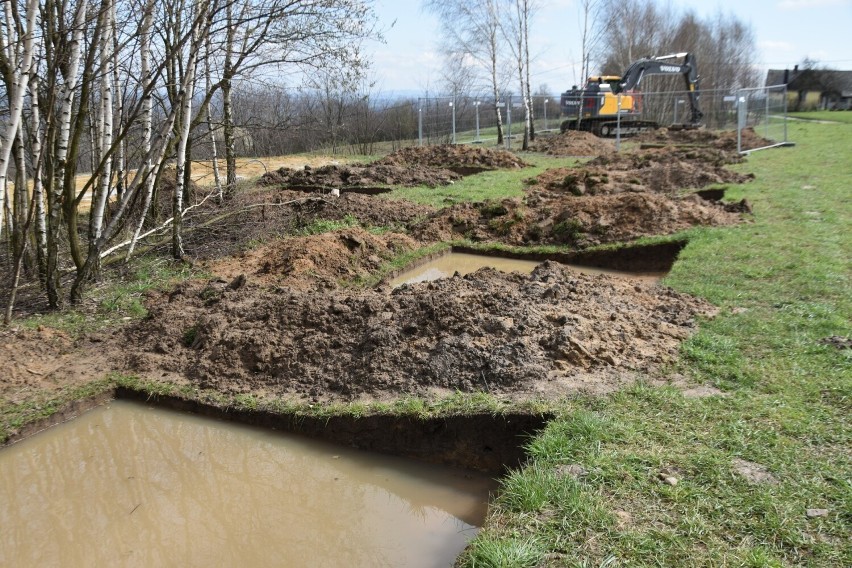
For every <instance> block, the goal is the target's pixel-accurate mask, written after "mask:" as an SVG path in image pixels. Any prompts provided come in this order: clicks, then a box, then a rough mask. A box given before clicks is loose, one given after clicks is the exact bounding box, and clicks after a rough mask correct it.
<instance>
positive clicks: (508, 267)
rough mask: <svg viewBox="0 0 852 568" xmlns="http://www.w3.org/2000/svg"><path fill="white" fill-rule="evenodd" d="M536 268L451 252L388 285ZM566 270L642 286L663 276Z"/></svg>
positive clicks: (525, 262)
mask: <svg viewBox="0 0 852 568" xmlns="http://www.w3.org/2000/svg"><path fill="white" fill-rule="evenodd" d="M539 264H540V262H539V261H537V260H518V259H514V258H500V257H496V256H486V255H481V254H470V253H463V252H451V253H449V254H445V255H444V256H441V257H438V258H436V259H435V260H432V261H430V262H428V263H426V264H423V265H421V266H418V267H417V268H414V269H412V270H408V271H406V272H404V273H402V274H400V275H399V276H397V277H396V278H394V279H393V280H391V282H390V284H391V286H393V287H396V286H401V285H402V284H414V283H416V282H428V281H430V280H438V279H439V278H449V277H450V276H452V275H453V274H454V273H455V272H458V273H459V274H462V275H465V274H469V273H471V272H475V271H477V270H479V269H480V268H484V267H486V266H488V267H491V268H496V269H497V270H501V271H503V272H513V271H514V272H522V273H524V274H529V273H530V272H532V271H533V269H535V267H536V266H538V265H539ZM567 266H568V267H569V268H571V269H572V270H576V271H577V272H582V273H583V274H608V275H610V276H618V277H623V278H633V279H638V280H644V281H646V282H658V281H659V280H660V279H661V278H662V277H663V276H665V273H662V272H622V271H619V270H609V269H606V268H594V267H590V266H579V265H573V264H568V265H567Z"/></svg>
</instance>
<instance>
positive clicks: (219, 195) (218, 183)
mask: <svg viewBox="0 0 852 568" xmlns="http://www.w3.org/2000/svg"><path fill="white" fill-rule="evenodd" d="M204 55H205V57H204V88H205V89H206V91H207V92H208V93H209V92H210V85H211V83H212V79H211V77H210V73H211V71H210V43H209V42H208V43H206V44H205V45H204ZM207 132H208V133H209V134H210V152H211V153H212V166H213V183H214V184H215V187H216V201H217V202H218V203H219V205H221V204H222V202H223V201H224V195H223V191H222V177H221V176H220V175H219V156H218V154H217V152H216V129H215V128H214V127H213V113H212V111H211V110H210V105H209V104H208V105H207ZM235 181H236V180H235Z"/></svg>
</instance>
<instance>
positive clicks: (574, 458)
mask: <svg viewBox="0 0 852 568" xmlns="http://www.w3.org/2000/svg"><path fill="white" fill-rule="evenodd" d="M790 138H791V139H792V140H794V141H795V142H796V143H797V146H796V147H795V148H782V149H775V150H770V151H766V152H763V153H757V154H755V155H753V156H752V157H750V158H749V161H748V163H747V164H744V165H742V166H740V168H741V169H742V170H743V171H753V172H754V173H755V174H756V176H757V180H756V181H755V182H753V183H750V184H748V185H745V186H741V187H738V188H733V189H732V192H731V193H732V195H729V197H732V198H735V199H737V198H740V197H742V196H745V197H747V198H748V199H749V201H751V202H752V203H753V205H754V210H755V216H754V223H753V224H747V225H742V226H739V227H733V228H726V229H707V230H697V231H694V232H693V233H692V237H693V239H692V241H691V242H690V244H689V246H688V247H687V248H686V249H685V250H684V251H683V253H682V255H681V260H680V262H678V263H677V264H676V266H675V270H674V272H673V273H672V275H671V276H670V278H669V279H668V280H667V283H668V284H670V285H672V286H673V287H675V288H677V289H679V290H682V291H686V292H690V293H693V294H696V295H699V296H703V297H705V298H708V299H709V300H710V301H711V302H713V303H714V304H716V305H718V306H720V307H721V308H722V310H721V314H720V315H719V316H718V317H717V318H715V319H714V320H712V321H707V322H703V323H702V325H701V330H700V332H699V333H698V334H697V335H696V336H694V337H693V338H692V339H691V340H690V341H688V342H687V344H686V345H685V346H684V347H683V350H682V351H683V361H682V363H681V369H679V371H681V372H682V373H684V374H686V375H687V376H688V377H690V378H691V379H692V380H694V381H695V382H697V383H705V384H713V385H716V386H718V387H720V388H722V389H723V390H725V391H727V394H728V396H725V397H721V396H714V397H709V398H702V399H694V398H685V397H684V396H683V395H682V394H681V393H680V392H678V391H676V390H674V389H669V388H662V389H659V388H649V387H646V386H642V385H639V386H635V387H632V388H630V389H628V390H625V391H623V392H620V393H617V394H614V395H612V396H610V397H606V398H579V399H574V400H570V401H566V403H565V404H564V408H563V411H562V417H561V418H560V419H558V420H556V421H554V422H553V423H551V425H550V426H549V427H548V428H547V429H546V431H545V432H544V433H543V434H542V435H541V436H539V437H538V438H536V439H535V440H533V441H532V442H531V444H530V449H531V455H532V459H531V461H530V463H529V465H528V466H527V467H526V468H525V469H523V470H521V471H518V472H515V473H513V474H512V475H510V476H509V477H508V478H507V479H506V480H505V481H504V483H503V490H502V494H501V495H500V496H499V497H498V499H497V500H496V504H495V505H494V506H493V507H492V512H491V515H490V518H489V522H488V525H487V528H486V530H484V531H483V532H482V533H480V535H479V537H477V539H476V540H475V544H474V546H473V547H472V548H471V550H470V551H469V554H468V555H467V556H466V557H465V558H463V559H462V562H463V563H466V564H467V565H469V566H527V565H529V566H534V565H555V566H603V565H607V566H612V565H619V566H621V565H630V566H850V565H852V543H850V540H849V534H852V452H850V448H851V447H852V445H850V437H852V436H851V435H850V429H849V417H850V407H851V406H852V404H850V403H852V357H850V350H848V349H847V350H845V351H841V350H838V349H835V348H833V347H829V346H826V345H824V344H822V343H820V339H821V338H824V337H826V336H831V335H841V336H847V337H848V336H850V335H852V330H850V321H852V290H850V260H849V259H850V258H852V242H851V241H852V233H850V231H849V227H850V226H852V219H850V200H849V195H850V193H849V191H850V190H849V187H850V185H852V161H850V160H849V156H850V155H852V126H850V125H847V124H840V125H833V124H832V125H827V124H809V123H796V124H794V125H791V127H790ZM737 458H739V459H744V460H748V461H750V462H754V463H757V464H760V465H762V466H764V467H765V468H766V469H767V470H768V472H770V473H771V474H772V476H774V478H775V479H776V483H763V484H756V485H751V484H749V483H748V482H746V481H745V480H744V479H743V478H742V477H741V476H740V475H739V474H737V473H735V472H734V471H733V467H732V461H733V460H734V459H737ZM570 464H579V465H581V466H582V468H583V469H584V470H585V471H586V472H587V473H586V474H585V475H580V476H578V477H575V476H573V475H571V473H570V471H567V470H566V468H565V466H567V465H570ZM664 471H666V472H668V473H669V474H670V475H672V476H674V477H676V478H677V479H678V483H677V485H675V486H672V485H669V484H667V483H664V482H663V481H661V480H660V479H659V474H660V472H664ZM807 509H827V511H828V512H827V515H826V516H817V517H809V516H808V515H807V513H806V511H807Z"/></svg>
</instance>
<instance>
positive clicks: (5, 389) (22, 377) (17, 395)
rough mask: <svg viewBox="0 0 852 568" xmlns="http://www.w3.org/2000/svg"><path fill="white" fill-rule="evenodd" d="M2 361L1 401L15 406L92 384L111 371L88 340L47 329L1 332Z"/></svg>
mask: <svg viewBox="0 0 852 568" xmlns="http://www.w3.org/2000/svg"><path fill="white" fill-rule="evenodd" d="M86 347H88V349H87V348H86ZM0 359H2V361H3V372H2V380H0V399H2V400H3V401H5V402H11V403H17V402H21V401H24V400H27V398H28V397H32V396H34V395H38V393H43V392H52V391H58V390H61V389H67V388H73V387H75V386H78V385H81V384H84V383H87V382H90V381H91V380H92V377H98V376H101V375H102V374H103V373H106V372H107V370H108V369H109V368H110V367H109V365H108V363H107V361H106V357H105V356H104V355H103V354H102V353H101V352H100V350H98V349H93V348H92V347H91V345H88V341H87V340H79V341H77V340H74V339H72V338H71V337H69V336H68V335H66V334H64V333H63V332H61V331H57V330H55V329H50V328H45V327H39V328H38V329H37V330H26V329H2V330H0Z"/></svg>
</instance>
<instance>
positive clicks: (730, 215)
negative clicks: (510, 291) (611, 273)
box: [412, 192, 748, 248]
mask: <svg viewBox="0 0 852 568" xmlns="http://www.w3.org/2000/svg"><path fill="white" fill-rule="evenodd" d="M747 210H748V204H746V203H743V204H739V205H737V206H735V207H731V206H729V205H725V204H721V203H718V202H712V201H706V200H703V199H701V198H700V197H698V196H697V195H689V196H686V197H680V198H679V197H671V196H666V195H661V194H657V193H649V192H644V193H619V194H614V195H586V196H579V197H576V196H574V195H572V194H569V193H562V194H559V193H551V194H547V193H546V192H542V193H540V194H537V195H531V196H529V197H527V199H526V200H525V201H521V200H517V199H507V200H504V201H502V202H500V203H499V204H495V203H485V204H482V203H477V204H470V203H463V204H458V205H454V206H452V207H449V208H446V209H442V210H441V211H438V212H437V213H435V214H434V215H432V216H431V217H430V218H428V219H426V220H425V221H423V222H421V223H419V224H417V225H415V226H414V227H413V229H412V235H413V236H415V237H416V238H418V239H420V240H423V241H432V240H445V241H446V240H454V239H460V238H467V239H471V240H474V241H499V242H503V243H506V244H510V245H516V246H524V245H533V244H561V245H571V246H575V247H578V248H584V247H588V246H592V245H598V244H603V243H612V242H622V241H631V240H634V239H637V238H640V237H646V236H653V235H669V234H673V233H676V232H679V231H682V230H685V229H688V228H690V227H694V226H699V225H707V226H709V225H732V224H736V223H739V222H741V221H742V218H741V215H740V213H742V212H744V211H747Z"/></svg>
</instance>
